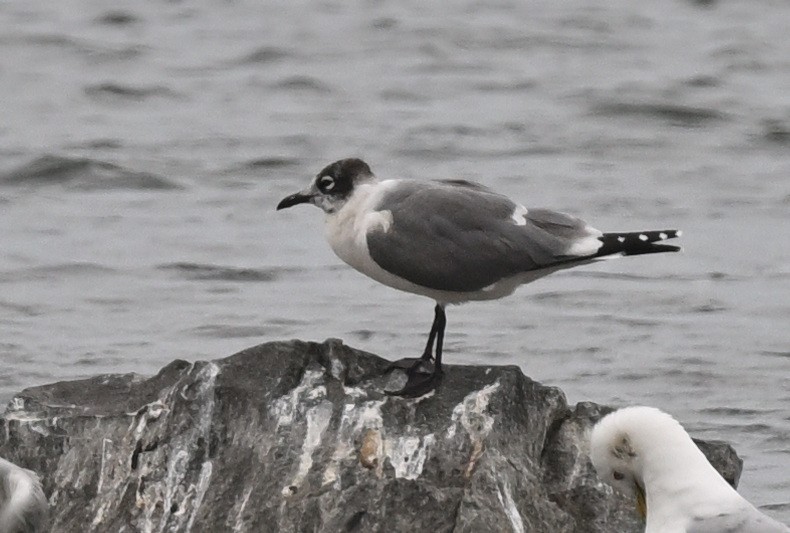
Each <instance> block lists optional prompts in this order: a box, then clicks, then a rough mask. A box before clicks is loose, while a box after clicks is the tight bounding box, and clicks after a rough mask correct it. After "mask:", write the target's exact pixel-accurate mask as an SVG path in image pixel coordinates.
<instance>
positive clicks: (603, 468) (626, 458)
mask: <svg viewBox="0 0 790 533" xmlns="http://www.w3.org/2000/svg"><path fill="white" fill-rule="evenodd" d="M662 424H668V425H670V426H672V427H673V429H674V428H675V426H676V427H678V428H680V425H679V424H678V423H677V422H676V421H675V420H674V419H673V418H672V417H670V416H669V415H667V414H666V413H663V412H662V411H659V410H658V409H655V408H653V407H626V408H625V409H620V410H619V411H615V412H613V413H610V414H608V415H606V416H605V417H603V418H602V419H601V420H600V421H599V422H598V423H597V424H596V425H595V427H594V428H593V430H592V434H591V436H590V459H591V460H592V463H593V466H594V467H595V471H596V472H597V473H598V477H599V478H600V479H602V480H603V481H605V482H606V483H608V484H609V485H611V486H612V487H614V488H615V489H616V490H618V491H620V492H621V493H623V494H625V495H626V496H627V497H628V498H630V499H632V500H633V501H634V502H635V505H636V510H637V512H638V513H639V514H640V515H641V516H642V518H646V517H647V495H646V490H645V479H644V472H645V459H646V458H645V454H647V453H650V451H649V450H648V449H645V448H646V447H649V446H646V442H647V443H650V438H651V436H653V435H652V434H653V433H654V431H655V430H656V429H658V428H659V427H660V426H661V425H662ZM680 429H681V431H683V429H682V428H680ZM683 433H684V434H685V431H683ZM650 445H654V446H657V447H660V446H661V445H662V443H661V442H660V440H659V441H657V442H653V443H652V444H650Z"/></svg>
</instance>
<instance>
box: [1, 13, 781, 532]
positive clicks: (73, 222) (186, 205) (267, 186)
mask: <svg viewBox="0 0 790 533" xmlns="http://www.w3.org/2000/svg"><path fill="white" fill-rule="evenodd" d="M788 21H790V3H788V2H785V1H784V0H781V1H780V0H777V1H774V2H771V1H764V2H759V3H757V2H753V1H751V0H731V1H730V0H720V1H715V0H711V1H699V2H691V1H673V0H661V1H658V0H643V1H640V2H632V1H625V0H619V1H609V2H601V1H590V0H574V1H566V2H554V1H538V2H519V1H517V0H499V1H496V0H495V1H493V2H490V1H486V2H456V3H452V4H451V3H448V2H441V1H425V0H420V1H412V2H394V1H387V0H379V1H373V0H367V1H348V0H325V1H320V2H318V1H317V2H305V1H290V0H289V1H282V2H265V3H261V2H252V1H250V2H242V1H219V0H216V1H202V2H197V1H196V2H165V1H153V2H142V3H141V2H122V3H112V4H111V3H108V2H99V1H63V2H61V1H55V0H42V1H40V2H3V3H0V46H2V54H0V110H1V111H2V114H1V115H0V117H2V120H0V155H2V160H0V360H2V368H0V401H3V402H5V401H7V400H8V399H10V398H11V396H12V395H13V393H14V392H15V391H18V390H20V389H22V388H24V387H27V386H31V385H35V384H41V383H46V382H51V381H53V380H62V379H72V378H77V377H81V376H87V375H92V374H96V373H101V372H130V371H135V372H140V373H145V374H150V373H153V372H155V371H157V370H158V369H159V368H160V367H161V366H162V365H164V364H166V363H168V362H169V361H171V360H172V359H174V358H184V359H188V360H197V359H213V358H218V357H223V356H226V355H230V354H232V353H234V352H235V351H237V350H240V349H242V348H245V347H248V346H251V345H254V344H257V343H260V342H265V341H271V340H277V339H288V338H302V339H314V340H323V339H324V338H326V337H340V338H342V339H344V340H345V341H346V342H347V343H348V344H350V345H352V346H355V347H357V348H362V349H365V350H369V351H372V352H375V353H379V354H381V355H383V356H385V357H390V358H397V357H402V356H412V355H416V354H418V353H419V352H420V349H421V347H422V345H423V343H424V335H425V334H426V333H427V330H428V328H429V326H430V321H431V319H432V303H431V302H430V301H428V300H426V299H424V298H421V297H417V296H414V295H409V294H405V293H398V292H396V291H394V290H392V289H389V288H386V287H383V286H379V285H377V284H376V283H375V282H373V281H372V280H369V279H367V278H365V277H363V276H362V275H361V274H358V273H356V272H354V271H353V270H351V269H350V268H349V267H346V266H344V265H343V264H342V263H341V262H340V261H339V260H338V259H337V258H336V257H334V255H333V254H332V253H331V251H330V250H329V247H328V246H327V244H326V243H325V242H324V240H323V235H322V232H323V228H322V215H321V213H320V211H318V210H317V209H314V208H307V207H304V208H294V209H292V210H288V211H285V212H276V211H275V210H274V206H275V205H276V203H277V201H278V200H279V199H280V198H282V197H283V196H285V195H286V194H289V193H291V192H294V191H296V190H297V189H299V188H301V187H302V186H303V185H305V184H306V183H307V182H308V180H309V179H310V178H311V177H312V176H314V175H315V173H316V172H317V171H318V170H319V169H320V168H322V167H323V166H324V165H325V164H327V163H329V162H331V161H333V160H335V159H339V158H341V157H348V156H361V157H364V158H365V159H366V160H367V161H368V162H369V163H370V164H371V166H372V168H373V170H374V172H376V173H377V174H378V175H379V176H381V177H386V178H392V177H417V178H425V179H428V178H447V177H456V178H466V179H472V180H477V181H480V182H482V183H484V184H486V185H488V186H490V187H493V188H495V189H497V190H499V191H501V192H504V193H506V194H508V195H511V196H512V197H514V198H515V199H517V200H519V201H521V202H522V203H524V204H525V205H527V206H528V207H530V206H532V207H538V206H544V207H551V208H555V209H560V210H564V211H567V212H570V213H573V214H576V215H578V216H581V217H583V218H585V219H587V220H589V221H590V222H592V223H593V225H595V226H596V227H598V228H600V229H603V230H642V229H664V228H675V227H678V228H681V229H683V230H684V236H683V238H682V239H681V241H682V242H681V244H682V245H683V246H684V249H685V251H684V253H682V254H662V255H656V256H648V257H638V258H628V259H622V260H618V261H609V262H604V263H600V264H596V265H593V266H588V267H584V268H579V269H577V270H571V271H566V272H562V273H558V274H555V275H553V276H550V277H548V278H545V279H543V280H540V281H538V282H536V283H534V284H532V285H530V286H527V287H524V288H522V289H520V290H519V291H518V292H516V294H515V295H513V296H511V297H510V298H508V299H506V300H501V301H497V302H488V303H474V304H469V305H466V306H461V307H453V308H451V309H450V310H449V312H448V320H449V325H448V331H447V335H448V337H447V346H446V353H447V360H448V361H450V362H457V363H479V364H518V365H520V366H521V368H522V369H523V370H524V372H525V373H527V374H528V375H529V376H531V377H533V378H534V379H536V380H539V381H541V382H543V383H547V384H552V385H556V386H559V387H561V388H562V389H563V390H564V391H565V392H566V393H567V395H568V398H569V400H570V401H572V402H576V401H581V400H592V401H595V402H600V403H608V404H612V405H628V404H647V405H654V406H657V407H660V408H662V409H664V410H666V411H668V412H670V413H672V414H673V415H674V416H676V417H677V418H678V419H679V420H681V421H682V422H683V423H684V424H685V425H686V427H687V429H688V430H689V431H690V432H691V433H692V434H693V435H694V436H698V437H702V438H707V439H725V440H728V441H730V442H732V443H733V445H734V446H735V447H736V449H737V450H738V451H739V453H740V454H741V455H742V456H743V457H744V459H745V470H744V474H743V476H742V481H741V492H742V493H743V494H744V495H745V496H746V497H747V498H749V499H751V500H752V501H754V502H755V503H757V504H758V505H761V506H763V508H764V509H766V510H767V511H768V512H769V513H770V514H772V515H774V516H776V517H777V518H779V519H781V520H784V521H785V522H790V327H788V326H789V323H790V266H789V265H790V178H788V176H789V175H790V39H788V37H787V35H788V34H787V31H788Z"/></svg>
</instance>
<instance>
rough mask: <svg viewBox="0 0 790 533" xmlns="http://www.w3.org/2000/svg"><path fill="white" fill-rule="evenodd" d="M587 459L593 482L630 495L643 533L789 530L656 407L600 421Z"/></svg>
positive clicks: (767, 532)
mask: <svg viewBox="0 0 790 533" xmlns="http://www.w3.org/2000/svg"><path fill="white" fill-rule="evenodd" d="M590 458H591V459H592V463H593V466H594V467H595V470H596V471H597V472H598V477H600V478H601V479H603V480H604V481H606V482H607V483H609V484H610V485H612V486H613V487H615V488H616V489H618V490H620V491H621V492H624V493H625V494H627V495H628V496H630V497H632V498H636V505H637V510H638V511H639V513H640V514H641V515H642V517H643V518H645V517H646V519H647V520H646V528H645V533H790V528H788V527H786V526H784V525H782V524H780V523H779V522H777V521H776V520H774V519H772V518H769V517H768V516H766V515H764V514H763V513H761V512H760V511H758V510H757V509H756V508H755V507H754V506H753V505H752V504H751V503H749V502H748V501H746V500H745V499H744V498H743V497H742V496H741V495H740V494H738V493H737V492H736V491H735V489H733V488H732V487H731V486H730V484H729V483H727V482H726V481H725V480H724V478H723V477H721V475H720V474H719V473H718V472H717V471H716V470H715V469H714V468H713V467H712V466H711V464H710V463H709V462H708V459H707V458H706V457H705V455H703V453H702V452H701V451H700V449H699V448H698V447H697V445H696V444H694V441H693V440H691V437H689V434H688V433H686V430H685V429H683V426H681V425H680V424H679V423H678V422H677V421H676V420H675V419H674V418H672V417H671V416H670V415H668V414H666V413H664V412H663V411H660V410H658V409H656V408H654V407H626V408H624V409H620V410H619V411H615V412H613V413H610V414H608V415H606V416H605V417H604V418H602V419H601V420H600V421H599V422H598V423H597V424H596V425H595V427H594V428H593V430H592V434H591V437H590Z"/></svg>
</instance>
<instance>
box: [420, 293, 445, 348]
mask: <svg viewBox="0 0 790 533" xmlns="http://www.w3.org/2000/svg"><path fill="white" fill-rule="evenodd" d="M446 324H447V317H446V316H445V315H444V308H443V307H441V306H440V305H439V304H436V307H434V309H433V324H431V332H430V333H429V334H428V342H427V343H426V344H425V351H423V352H422V359H433V343H434V340H436V335H437V334H438V335H439V344H438V345H437V346H438V351H439V357H441V352H442V338H444V326H445V325H446ZM440 330H441V332H440Z"/></svg>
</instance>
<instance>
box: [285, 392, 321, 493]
mask: <svg viewBox="0 0 790 533" xmlns="http://www.w3.org/2000/svg"><path fill="white" fill-rule="evenodd" d="M305 416H306V417H307V430H306V433H305V437H304V442H303V443H302V455H301V456H300V457H299V468H298V469H297V471H296V475H295V476H294V478H293V480H292V481H291V483H289V484H288V485H286V486H285V487H283V490H282V494H283V496H288V495H290V494H292V493H293V490H292V487H297V488H298V487H300V486H301V485H302V483H303V482H304V480H305V478H306V477H307V474H308V473H309V472H310V468H311V467H312V466H313V452H315V450H316V449H317V448H318V446H319V445H320V444H321V439H322V438H323V436H324V431H326V428H327V426H329V420H330V419H331V418H332V403H331V402H329V401H322V402H321V403H320V404H318V405H316V406H315V407H312V408H310V409H308V410H307V413H306V415H305Z"/></svg>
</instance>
